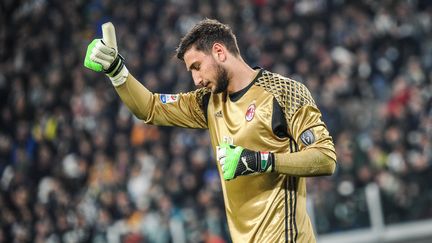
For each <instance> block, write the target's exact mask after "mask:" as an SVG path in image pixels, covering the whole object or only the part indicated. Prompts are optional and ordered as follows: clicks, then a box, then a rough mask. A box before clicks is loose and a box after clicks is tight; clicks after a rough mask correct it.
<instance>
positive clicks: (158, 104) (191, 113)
mask: <svg viewBox="0 0 432 243" xmlns="http://www.w3.org/2000/svg"><path fill="white" fill-rule="evenodd" d="M116 91H117V93H118V94H119V96H120V98H121V99H122V101H123V102H124V103H125V104H126V106H127V107H128V108H129V109H130V110H131V112H132V113H133V114H134V115H135V116H136V117H137V118H139V119H141V120H143V121H144V122H145V123H147V124H153V125H161V126H177V127H187V128H202V129H205V128H207V121H206V109H207V107H206V105H205V103H206V102H205V99H206V98H208V96H209V95H210V93H209V91H208V90H207V89H204V88H202V89H197V90H195V91H191V92H188V93H179V94H157V93H151V92H150V91H149V90H148V89H147V88H145V87H144V86H143V85H142V84H141V83H140V82H138V81H137V80H136V79H135V78H134V77H133V76H132V75H131V74H129V76H128V78H127V81H126V82H125V83H124V84H122V85H120V86H118V87H116Z"/></svg>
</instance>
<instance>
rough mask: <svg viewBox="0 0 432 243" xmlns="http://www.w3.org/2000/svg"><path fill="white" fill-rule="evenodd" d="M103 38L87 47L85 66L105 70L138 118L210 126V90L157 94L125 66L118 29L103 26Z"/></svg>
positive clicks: (100, 70)
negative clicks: (116, 35) (118, 41)
mask: <svg viewBox="0 0 432 243" xmlns="http://www.w3.org/2000/svg"><path fill="white" fill-rule="evenodd" d="M102 32H103V39H94V40H93V41H92V42H91V43H90V44H89V46H88V48H87V53H86V57H85V61H84V66H85V67H87V68H89V69H91V70H93V71H96V72H104V73H105V74H106V75H107V76H108V77H109V79H110V80H111V82H112V84H113V86H114V87H115V90H116V91H117V93H118V94H119V96H120V98H121V100H122V101H123V103H124V104H125V105H126V106H127V107H128V108H129V110H130V111H131V112H132V113H133V114H134V115H135V116H136V117H138V118H139V119H141V120H143V121H144V122H146V123H149V124H155V125H164V126H180V127H189V128H207V121H206V118H205V112H206V109H207V107H206V106H205V104H206V102H205V99H206V98H208V95H210V94H208V92H207V91H206V90H204V89H199V90H196V91H193V92H188V93H180V94H156V93H152V92H150V91H149V90H148V89H147V88H146V87H144V85H142V84H141V83H140V82H139V81H138V80H137V79H135V78H134V77H133V76H132V74H130V73H129V71H128V69H127V68H126V66H125V62H124V58H123V57H122V56H121V55H119V53H118V48H117V40H116V37H115V29H114V26H113V25H112V24H111V23H106V24H104V25H103V26H102Z"/></svg>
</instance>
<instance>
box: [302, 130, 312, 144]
mask: <svg viewBox="0 0 432 243" xmlns="http://www.w3.org/2000/svg"><path fill="white" fill-rule="evenodd" d="M300 139H301V141H302V142H303V144H304V145H306V146H308V145H311V144H313V143H314V142H315V135H314V134H313V132H312V130H311V129H308V130H306V131H304V132H303V133H302V134H301V135H300Z"/></svg>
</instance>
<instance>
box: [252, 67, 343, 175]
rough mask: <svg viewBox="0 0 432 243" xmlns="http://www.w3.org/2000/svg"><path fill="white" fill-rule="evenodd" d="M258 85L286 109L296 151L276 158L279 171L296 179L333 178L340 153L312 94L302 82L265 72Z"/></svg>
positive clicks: (276, 155) (281, 154) (285, 112)
mask: <svg viewBox="0 0 432 243" xmlns="http://www.w3.org/2000/svg"><path fill="white" fill-rule="evenodd" d="M258 85H260V86H262V87H264V89H266V90H267V91H269V92H271V93H272V94H273V96H274V97H275V99H276V101H277V102H278V104H279V106H280V107H281V108H282V112H283V113H284V116H285V119H286V122H287V125H288V128H287V129H288V131H287V132H288V134H289V136H290V139H292V140H294V142H295V144H296V150H295V151H291V152H290V153H276V154H275V171H276V172H278V173H284V174H289V175H295V176H318V175H330V174H332V173H333V172H334V169H335V162H336V152H335V149H334V144H333V140H332V137H331V136H330V134H329V132H328V130H327V127H326V125H325V123H324V122H323V121H322V119H321V112H320V111H319V109H318V108H317V106H316V104H315V101H314V99H313V98H312V95H311V94H310V92H309V90H308V89H307V88H306V86H305V85H303V84H302V83H300V82H297V81H295V80H291V79H289V78H286V77H283V76H281V75H278V74H274V73H270V72H266V71H265V72H263V75H262V77H261V79H259V80H258Z"/></svg>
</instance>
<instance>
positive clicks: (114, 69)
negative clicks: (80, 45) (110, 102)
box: [84, 23, 129, 86]
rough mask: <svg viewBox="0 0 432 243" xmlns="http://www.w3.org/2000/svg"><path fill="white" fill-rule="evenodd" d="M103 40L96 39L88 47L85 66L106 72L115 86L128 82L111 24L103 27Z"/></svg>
mask: <svg viewBox="0 0 432 243" xmlns="http://www.w3.org/2000/svg"><path fill="white" fill-rule="evenodd" d="M102 33H103V39H94V40H93V41H92V42H91V43H90V44H89V45H88V47H87V52H86V56H85V59H84V66H85V67H87V68H89V69H91V70H93V71H96V72H104V73H105V74H106V75H107V76H108V77H109V78H110V80H111V82H112V83H113V85H114V86H119V85H121V84H123V83H124V82H125V81H126V78H127V76H128V74H129V71H128V69H127V68H126V66H125V65H124V58H123V57H122V56H121V55H120V54H119V53H118V51H117V41H116V37H115V30H114V26H113V25H112V24H111V23H106V24H104V25H102Z"/></svg>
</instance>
